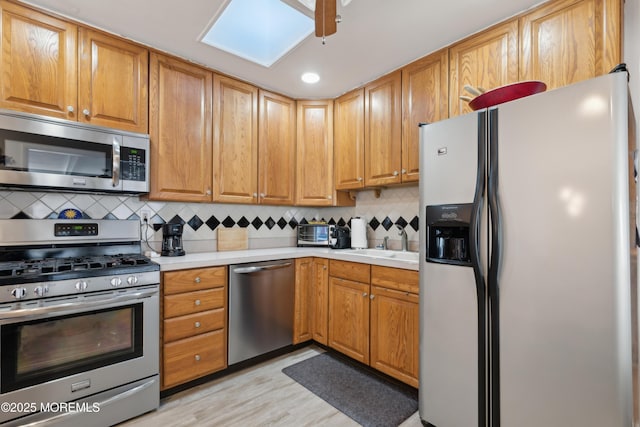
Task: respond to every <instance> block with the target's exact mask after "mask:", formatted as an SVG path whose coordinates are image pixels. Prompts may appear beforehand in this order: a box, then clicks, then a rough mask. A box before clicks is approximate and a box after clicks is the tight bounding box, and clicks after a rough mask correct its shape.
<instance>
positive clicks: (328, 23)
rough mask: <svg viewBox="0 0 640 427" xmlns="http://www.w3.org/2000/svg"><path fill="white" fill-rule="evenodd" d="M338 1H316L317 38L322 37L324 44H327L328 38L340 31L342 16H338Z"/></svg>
mask: <svg viewBox="0 0 640 427" xmlns="http://www.w3.org/2000/svg"><path fill="white" fill-rule="evenodd" d="M337 1H338V0H316V7H315V24H316V25H315V27H316V37H322V44H325V38H326V36H330V35H331V34H335V32H336V31H337V30H338V22H340V15H336V9H337V8H336V2H337Z"/></svg>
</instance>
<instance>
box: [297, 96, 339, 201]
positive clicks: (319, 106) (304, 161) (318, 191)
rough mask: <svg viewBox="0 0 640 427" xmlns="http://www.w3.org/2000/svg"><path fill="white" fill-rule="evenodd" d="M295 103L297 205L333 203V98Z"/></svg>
mask: <svg viewBox="0 0 640 427" xmlns="http://www.w3.org/2000/svg"><path fill="white" fill-rule="evenodd" d="M297 104H298V113H297V119H298V124H297V135H298V137H297V140H296V145H297V147H296V149H297V156H296V204H299V205H309V206H332V205H333V204H334V200H333V192H334V190H333V100H326V101H298V102H297Z"/></svg>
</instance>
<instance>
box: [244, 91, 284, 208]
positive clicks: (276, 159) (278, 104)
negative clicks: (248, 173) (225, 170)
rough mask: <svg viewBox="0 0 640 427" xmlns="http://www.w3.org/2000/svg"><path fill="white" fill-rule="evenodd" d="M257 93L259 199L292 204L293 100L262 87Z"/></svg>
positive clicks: (269, 202)
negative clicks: (258, 115) (258, 116)
mask: <svg viewBox="0 0 640 427" xmlns="http://www.w3.org/2000/svg"><path fill="white" fill-rule="evenodd" d="M258 96H259V101H258V102H259V107H258V109H259V112H260V118H259V121H258V199H259V203H261V204H266V205H293V204H294V201H295V174H296V102H295V101H294V100H293V99H290V98H287V97H284V96H281V95H277V94H275V93H271V92H267V91H264V90H259V91H258ZM242 172H243V171H236V173H242Z"/></svg>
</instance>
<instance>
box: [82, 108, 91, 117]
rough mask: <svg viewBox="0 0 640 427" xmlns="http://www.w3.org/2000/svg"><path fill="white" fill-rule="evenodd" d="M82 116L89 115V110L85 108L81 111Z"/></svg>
mask: <svg viewBox="0 0 640 427" xmlns="http://www.w3.org/2000/svg"><path fill="white" fill-rule="evenodd" d="M82 114H84V115H85V116H89V115H91V111H89V109H87V108H85V109H84V110H82Z"/></svg>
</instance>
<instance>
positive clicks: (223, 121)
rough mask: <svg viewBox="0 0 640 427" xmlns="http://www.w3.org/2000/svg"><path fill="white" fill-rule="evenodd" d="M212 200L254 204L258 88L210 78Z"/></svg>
mask: <svg viewBox="0 0 640 427" xmlns="http://www.w3.org/2000/svg"><path fill="white" fill-rule="evenodd" d="M213 200H214V201H218V202H227V203H257V202H258V88H256V87H255V86H252V85H250V84H247V83H243V82H240V81H237V80H234V79H231V78H229V77H223V76H220V75H217V74H215V75H214V76H213Z"/></svg>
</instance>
